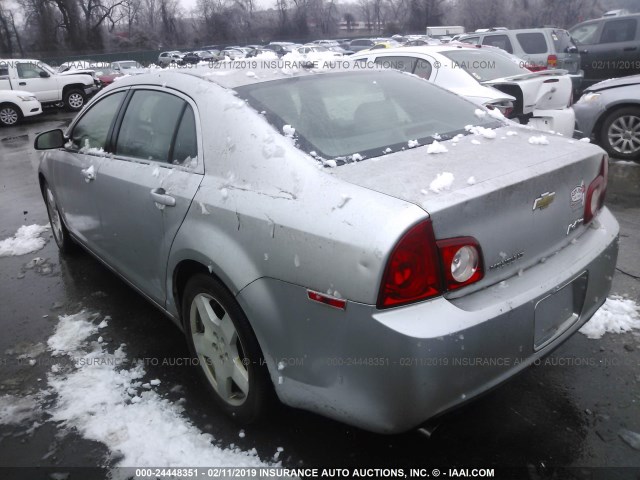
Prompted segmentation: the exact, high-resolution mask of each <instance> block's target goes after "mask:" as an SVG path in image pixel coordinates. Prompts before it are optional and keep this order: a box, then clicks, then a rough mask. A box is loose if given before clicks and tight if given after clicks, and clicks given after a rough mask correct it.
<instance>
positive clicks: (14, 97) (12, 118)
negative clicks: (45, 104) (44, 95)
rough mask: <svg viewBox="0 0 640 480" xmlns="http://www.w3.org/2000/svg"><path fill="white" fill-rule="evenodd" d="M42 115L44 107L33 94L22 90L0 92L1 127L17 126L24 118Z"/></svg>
mask: <svg viewBox="0 0 640 480" xmlns="http://www.w3.org/2000/svg"><path fill="white" fill-rule="evenodd" d="M41 113H42V105H40V102H39V101H38V99H37V98H36V96H35V95H34V94H33V93H31V92H25V91H22V90H0V125H2V126H3V127H10V126H12V125H16V124H17V123H18V122H20V120H22V119H23V118H24V117H32V116H34V115H39V114H41Z"/></svg>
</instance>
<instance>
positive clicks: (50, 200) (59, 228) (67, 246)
mask: <svg viewBox="0 0 640 480" xmlns="http://www.w3.org/2000/svg"><path fill="white" fill-rule="evenodd" d="M42 194H43V195H44V202H45V204H46V205H47V215H49V223H50V224H51V230H52V232H53V238H54V239H55V241H56V244H57V245H58V248H59V249H60V251H61V252H62V253H70V252H72V251H73V250H75V247H76V244H75V243H74V241H73V239H72V238H71V235H69V231H68V230H67V227H66V226H65V224H64V222H63V220H62V216H61V215H60V210H59V209H58V204H57V203H56V198H55V196H54V195H53V192H52V191H51V189H50V188H49V184H48V183H47V182H44V184H43V185H42Z"/></svg>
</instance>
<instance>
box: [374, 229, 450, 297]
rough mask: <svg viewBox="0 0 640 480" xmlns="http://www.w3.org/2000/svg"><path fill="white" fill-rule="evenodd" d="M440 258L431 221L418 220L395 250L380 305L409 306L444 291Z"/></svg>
mask: <svg viewBox="0 0 640 480" xmlns="http://www.w3.org/2000/svg"><path fill="white" fill-rule="evenodd" d="M439 264H440V261H439V259H438V251H437V248H436V241H435V237H434V234H433V227H432V225H431V220H426V221H424V222H421V223H418V224H417V225H415V226H414V227H413V228H411V229H410V230H409V231H408V232H407V233H405V234H404V236H403V237H402V238H401V239H400V241H399V242H398V244H397V245H396V247H395V248H394V249H393V252H391V256H390V257H389V260H388V262H387V268H386V269H385V272H384V275H383V277H382V286H381V288H380V294H379V295H378V308H388V307H395V306H397V305H405V304H407V303H413V302H417V301H420V300H425V299H427V298H431V297H435V296H436V295H440V294H441V293H442V283H441V280H440V267H439Z"/></svg>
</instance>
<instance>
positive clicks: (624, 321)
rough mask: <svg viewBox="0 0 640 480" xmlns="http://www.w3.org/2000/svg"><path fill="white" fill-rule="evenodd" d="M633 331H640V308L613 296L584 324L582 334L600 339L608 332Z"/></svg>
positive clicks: (626, 299)
mask: <svg viewBox="0 0 640 480" xmlns="http://www.w3.org/2000/svg"><path fill="white" fill-rule="evenodd" d="M633 329H640V306H638V305H637V304H636V303H635V302H634V301H633V300H630V299H628V298H622V297H620V296H618V295H612V296H611V297H609V298H607V301H606V302H604V305H602V307H600V310H598V311H597V312H596V313H595V315H594V316H593V317H591V320H589V321H588V322H587V323H585V324H584V326H583V327H582V328H581V329H580V333H583V334H585V335H586V336H587V337H588V338H592V339H598V338H602V336H603V335H604V334H605V333H607V332H609V333H623V332H629V331H631V330H633Z"/></svg>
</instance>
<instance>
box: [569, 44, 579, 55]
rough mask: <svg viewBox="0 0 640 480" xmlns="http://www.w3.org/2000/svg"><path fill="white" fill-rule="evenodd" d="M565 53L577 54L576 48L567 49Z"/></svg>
mask: <svg viewBox="0 0 640 480" xmlns="http://www.w3.org/2000/svg"><path fill="white" fill-rule="evenodd" d="M567 53H578V47H574V46H573V45H571V46H570V47H567Z"/></svg>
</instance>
